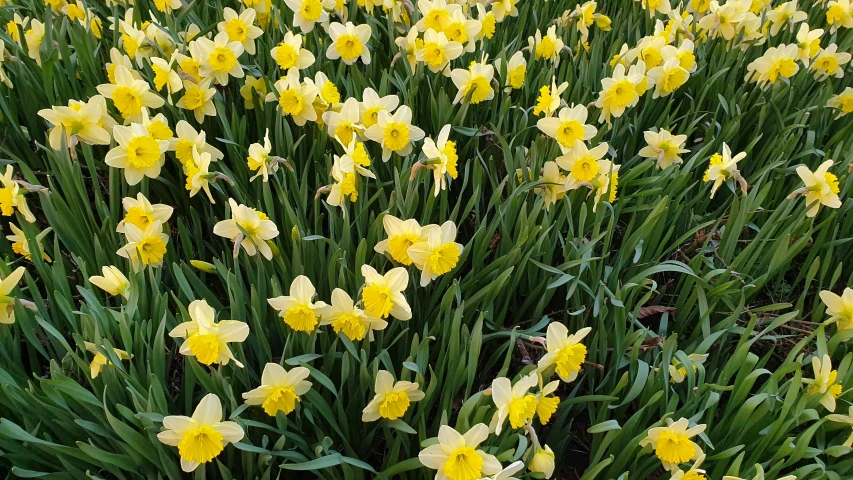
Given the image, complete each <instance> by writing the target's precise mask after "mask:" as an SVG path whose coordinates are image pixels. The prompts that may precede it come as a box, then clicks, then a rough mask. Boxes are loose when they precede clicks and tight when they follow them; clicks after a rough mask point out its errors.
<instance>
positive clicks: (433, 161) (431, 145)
mask: <svg viewBox="0 0 853 480" xmlns="http://www.w3.org/2000/svg"><path fill="white" fill-rule="evenodd" d="M449 137H450V125H445V126H444V127H442V128H441V131H440V132H439V133H438V139H437V140H433V139H432V138H429V137H427V138H426V139H425V140H424V145H423V152H424V156H425V157H426V158H427V159H428V160H429V163H427V168H429V169H431V170H432V172H433V179H434V183H435V188H434V191H433V192H434V194H435V196H436V197H437V196H438V194H439V192H440V191H441V190H446V189H447V178H446V176H447V175H450V178H452V179H456V177H457V176H458V171H457V163H458V162H459V156H458V155H457V154H456V142H454V141H452V140H449Z"/></svg>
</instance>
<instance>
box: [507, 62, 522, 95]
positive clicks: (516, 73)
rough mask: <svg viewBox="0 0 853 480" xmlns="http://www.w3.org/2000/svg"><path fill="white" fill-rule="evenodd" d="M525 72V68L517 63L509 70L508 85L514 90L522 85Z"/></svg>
mask: <svg viewBox="0 0 853 480" xmlns="http://www.w3.org/2000/svg"><path fill="white" fill-rule="evenodd" d="M526 73H527V68H526V67H525V66H524V65H519V66H517V67H515V68H513V69H512V71H510V72H509V74H508V76H509V86H510V87H512V88H515V89H516V90H517V89H519V88H521V86H522V85H524V75H525V74H526Z"/></svg>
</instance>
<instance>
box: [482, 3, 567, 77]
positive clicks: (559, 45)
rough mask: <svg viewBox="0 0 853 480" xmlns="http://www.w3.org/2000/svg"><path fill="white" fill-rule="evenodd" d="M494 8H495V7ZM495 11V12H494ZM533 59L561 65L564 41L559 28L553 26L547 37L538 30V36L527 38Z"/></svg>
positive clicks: (549, 28)
mask: <svg viewBox="0 0 853 480" xmlns="http://www.w3.org/2000/svg"><path fill="white" fill-rule="evenodd" d="M493 8H494V7H493ZM493 11H494V10H493ZM527 43H528V45H529V46H530V49H531V50H533V57H534V58H535V59H536V60H550V61H551V62H553V63H554V65H558V64H559V63H560V53H561V52H562V51H563V47H564V46H565V45H564V44H563V39H562V38H560V37H558V36H557V26H556V25H551V26H550V27H548V31H547V32H546V33H545V35H542V32H541V31H539V30H536V34H535V35H534V36H532V37H528V38H527Z"/></svg>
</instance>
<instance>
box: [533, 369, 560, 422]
mask: <svg viewBox="0 0 853 480" xmlns="http://www.w3.org/2000/svg"><path fill="white" fill-rule="evenodd" d="M536 374H537V376H538V377H539V393H537V394H536V416H538V417H539V422H540V423H542V425H547V424H548V422H549V421H551V416H552V415H554V413H555V412H556V411H557V409H558V408H559V406H560V397H558V396H556V395H553V393H554V392H556V391H557V387H559V386H560V381H559V380H554V381H553V382H549V383H548V384H547V385H545V386H544V387H543V386H542V374H541V372H539V371H537V372H536Z"/></svg>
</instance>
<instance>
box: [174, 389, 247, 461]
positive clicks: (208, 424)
mask: <svg viewBox="0 0 853 480" xmlns="http://www.w3.org/2000/svg"><path fill="white" fill-rule="evenodd" d="M163 429H164V430H163V431H162V432H160V433H158V434H157V439H158V440H160V442H162V443H164V444H166V445H170V446H173V447H178V454H180V456H181V470H183V471H184V472H192V471H193V470H195V469H196V468H198V466H199V465H201V464H202V463H207V462H210V461H212V460H213V459H214V458H216V457H217V456H218V455H219V454H220V453H222V450H224V449H225V447H226V446H227V445H228V444H229V443H237V442H239V441H240V440H241V439H242V438H243V435H244V433H243V428H242V427H240V425H238V424H237V423H236V422H223V421H222V403H221V402H220V401H219V397H217V396H216V395H215V394H213V393H208V394H207V395H205V396H204V398H202V399H201V401H200V402H199V403H198V406H197V407H196V409H195V411H194V412H193V415H192V417H184V416H177V415H169V416H167V417H165V418H163Z"/></svg>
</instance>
